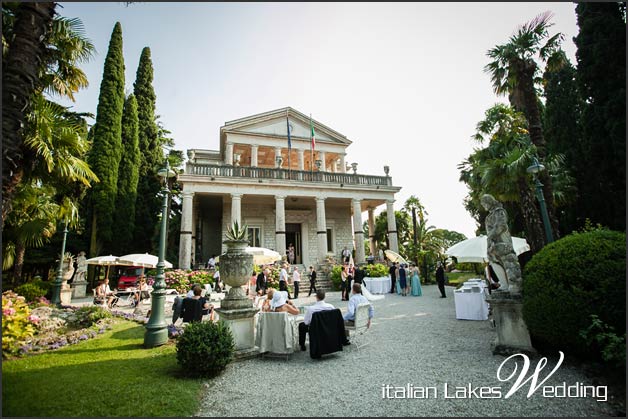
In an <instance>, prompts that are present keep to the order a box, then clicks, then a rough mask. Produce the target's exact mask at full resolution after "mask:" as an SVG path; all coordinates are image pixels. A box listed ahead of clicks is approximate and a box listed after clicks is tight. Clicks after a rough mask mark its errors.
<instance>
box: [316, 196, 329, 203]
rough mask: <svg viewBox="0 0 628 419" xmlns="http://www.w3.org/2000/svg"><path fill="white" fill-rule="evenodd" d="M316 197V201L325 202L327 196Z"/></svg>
mask: <svg viewBox="0 0 628 419" xmlns="http://www.w3.org/2000/svg"><path fill="white" fill-rule="evenodd" d="M314 199H315V200H316V202H325V200H326V199H327V198H323V197H321V196H316V197H314Z"/></svg>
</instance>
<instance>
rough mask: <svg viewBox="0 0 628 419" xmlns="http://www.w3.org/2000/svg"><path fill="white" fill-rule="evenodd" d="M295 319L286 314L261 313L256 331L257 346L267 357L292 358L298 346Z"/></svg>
mask: <svg viewBox="0 0 628 419" xmlns="http://www.w3.org/2000/svg"><path fill="white" fill-rule="evenodd" d="M295 329H296V323H295V321H294V317H293V316H291V315H290V314H288V313H286V312H280V313H275V312H260V313H259V314H258V318H257V326H256V330H255V332H256V333H255V345H256V346H258V347H259V352H260V353H261V354H262V358H263V357H264V356H265V355H280V356H284V355H285V357H286V360H288V358H289V357H290V354H292V353H293V352H294V348H295V347H296V346H297V345H298V343H297V338H298V332H297V331H296V330H295Z"/></svg>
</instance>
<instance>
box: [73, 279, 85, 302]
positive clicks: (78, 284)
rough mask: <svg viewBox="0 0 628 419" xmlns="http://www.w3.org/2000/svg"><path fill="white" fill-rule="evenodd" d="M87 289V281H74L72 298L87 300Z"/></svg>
mask: <svg viewBox="0 0 628 419" xmlns="http://www.w3.org/2000/svg"><path fill="white" fill-rule="evenodd" d="M86 289H87V281H76V280H75V281H72V297H73V298H85V297H86V296H87V294H86Z"/></svg>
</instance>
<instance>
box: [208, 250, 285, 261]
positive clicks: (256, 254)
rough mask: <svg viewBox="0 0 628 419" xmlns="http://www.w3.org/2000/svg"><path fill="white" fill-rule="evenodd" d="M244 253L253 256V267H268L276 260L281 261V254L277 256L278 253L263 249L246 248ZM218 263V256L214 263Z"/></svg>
mask: <svg viewBox="0 0 628 419" xmlns="http://www.w3.org/2000/svg"><path fill="white" fill-rule="evenodd" d="M244 251H245V252H247V253H249V254H251V255H253V264H254V265H268V264H271V263H273V262H276V261H278V260H281V254H279V252H276V251H274V250H270V249H267V248H265V247H250V246H248V247H246V248H245V249H244ZM223 255H224V253H223ZM221 256H222V255H221ZM219 261H220V256H218V257H217V258H216V262H219Z"/></svg>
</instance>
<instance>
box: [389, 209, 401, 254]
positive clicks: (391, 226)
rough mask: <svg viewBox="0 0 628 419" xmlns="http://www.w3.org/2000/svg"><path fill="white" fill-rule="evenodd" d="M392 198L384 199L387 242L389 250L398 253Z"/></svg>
mask: <svg viewBox="0 0 628 419" xmlns="http://www.w3.org/2000/svg"><path fill="white" fill-rule="evenodd" d="M394 202H395V201H394V200H393V199H391V200H388V201H386V213H387V216H388V244H389V245H390V250H392V251H393V252H397V253H399V243H398V241H397V221H396V220H395V208H394V207H393V204H394Z"/></svg>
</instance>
